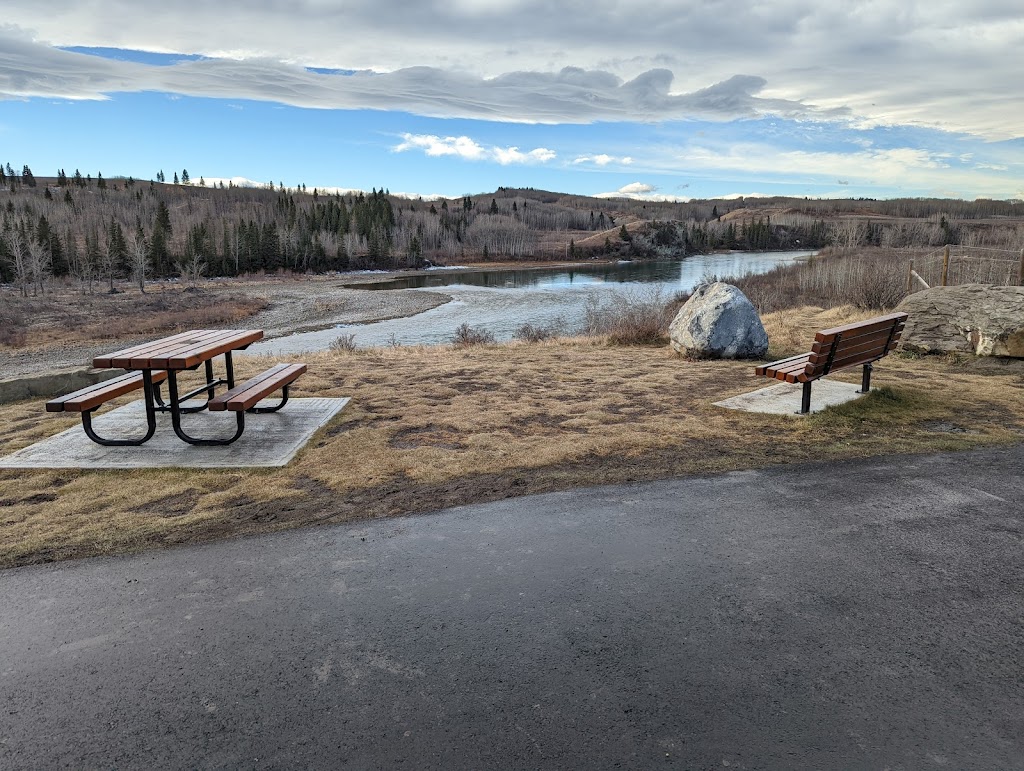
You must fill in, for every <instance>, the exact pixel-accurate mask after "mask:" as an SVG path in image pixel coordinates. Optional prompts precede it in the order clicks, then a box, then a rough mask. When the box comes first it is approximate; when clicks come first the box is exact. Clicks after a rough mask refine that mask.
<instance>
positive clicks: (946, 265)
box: [942, 244, 949, 286]
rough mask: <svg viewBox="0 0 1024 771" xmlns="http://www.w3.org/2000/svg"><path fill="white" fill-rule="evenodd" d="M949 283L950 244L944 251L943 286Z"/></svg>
mask: <svg viewBox="0 0 1024 771" xmlns="http://www.w3.org/2000/svg"><path fill="white" fill-rule="evenodd" d="M948 282H949V244H946V248H945V249H943V250H942V285H943V286H946V284H947V283H948Z"/></svg>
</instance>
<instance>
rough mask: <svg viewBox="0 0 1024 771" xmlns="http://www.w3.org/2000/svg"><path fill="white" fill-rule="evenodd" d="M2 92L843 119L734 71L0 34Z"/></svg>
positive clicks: (496, 111) (508, 117) (459, 110)
mask: <svg viewBox="0 0 1024 771" xmlns="http://www.w3.org/2000/svg"><path fill="white" fill-rule="evenodd" d="M0 51H2V54H0V96H7V97H9V98H25V97H46V98H53V97H59V98H64V99H93V100H97V99H107V98H109V96H110V95H111V94H117V93H125V92H139V91H160V92H167V93H171V94H179V95H186V96H197V97H211V98H222V99H233V100H237V99H254V100H262V101H271V102H278V103H281V104H287V105H292V106H295V107H306V108H321V109H371V110H400V111H405V112H412V113H416V114H419V115H425V116H430V117H441V118H453V117H454V118H473V119H485V120H497V121H507V122H521V123H591V122H594V121H613V120H614V121H646V122H656V121H662V120H670V119H682V118H703V119H707V120H718V121H725V120H731V119H734V118H753V117H756V116H759V115H763V114H769V113H770V114H776V115H782V116H787V117H811V116H815V117H818V118H827V117H839V116H842V115H845V114H846V113H845V111H844V110H843V109H842V108H829V109H828V110H824V111H823V110H820V109H818V108H816V107H814V106H812V105H805V104H802V103H800V102H799V101H793V100H786V99H778V98H764V97H760V96H758V93H759V92H761V91H762V90H763V89H764V87H765V86H766V81H765V80H764V79H763V78H759V77H754V76H749V75H734V76H732V77H729V78H728V79H726V80H724V81H722V82H720V83H716V84H714V85H712V86H708V87H706V88H701V89H698V90H696V91H692V92H689V93H673V92H672V87H673V82H674V76H673V74H672V72H670V71H669V70H665V69H652V70H648V71H646V72H643V73H640V74H639V75H637V76H636V77H635V78H633V79H632V80H628V81H623V80H621V79H620V78H618V77H616V76H615V75H613V74H611V73H609V72H605V71H600V70H584V69H581V68H578V67H565V68H563V69H561V70H559V71H557V72H541V71H518V72H509V73H504V74H502V75H499V76H497V77H493V78H485V77H482V76H480V75H474V74H471V73H466V72H455V71H449V70H444V69H440V68H436V67H426V66H416V67H408V68H404V69H399V70H394V71H391V72H367V71H362V72H355V73H352V74H337V73H324V72H319V71H316V72H314V71H311V70H309V69H307V68H305V67H302V66H299V65H296V64H289V63H285V62H281V61H276V60H271V59H265V58H264V59H257V58H251V59H244V60H233V59H223V58H222V59H199V60H186V61H179V62H176V63H173V64H166V65H156V64H144V63H140V62H133V61H123V60H116V59H108V58H104V57H100V56H94V55H89V54H84V53H78V52H72V51H64V50H60V49H57V48H53V47H51V46H48V45H44V44H42V43H39V42H35V41H32V40H30V39H28V37H27V36H26V35H25V34H24V33H21V32H18V31H13V30H11V29H9V28H7V29H4V30H0Z"/></svg>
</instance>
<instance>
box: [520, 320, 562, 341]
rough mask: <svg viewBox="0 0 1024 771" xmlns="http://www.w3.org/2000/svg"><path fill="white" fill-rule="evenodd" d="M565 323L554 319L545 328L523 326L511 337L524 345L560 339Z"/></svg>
mask: <svg viewBox="0 0 1024 771" xmlns="http://www.w3.org/2000/svg"><path fill="white" fill-rule="evenodd" d="M564 328H565V323H564V321H562V319H556V320H555V321H554V322H552V323H551V324H550V325H548V326H546V327H535V326H534V325H533V324H529V323H527V324H523V325H522V326H521V327H519V329H517V330H516V332H515V334H514V335H513V337H514V338H515V339H516V340H522V341H523V342H524V343H540V342H543V341H544V340H551V339H553V338H556V337H561V336H562V334H563V333H564Z"/></svg>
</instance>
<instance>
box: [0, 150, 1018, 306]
mask: <svg viewBox="0 0 1024 771" xmlns="http://www.w3.org/2000/svg"><path fill="white" fill-rule="evenodd" d="M161 176H162V175H161ZM182 176H183V178H184V177H185V176H186V175H185V174H183V175H182ZM175 177H176V178H177V175H175ZM0 185H2V190H3V191H4V192H2V193H0V195H2V196H3V198H5V199H6V201H0V206H2V209H0V217H2V220H0V234H2V238H0V281H2V282H6V283H12V282H13V283H20V284H22V285H31V284H32V283H38V282H39V281H40V280H42V278H45V277H46V276H49V275H55V276H71V277H74V278H77V279H79V280H80V281H82V282H83V283H85V284H88V285H90V286H91V285H92V284H93V283H94V282H103V281H107V282H110V283H111V284H112V283H113V281H114V280H115V279H117V278H126V277H134V278H135V279H136V280H139V279H140V278H154V277H164V276H172V275H177V274H179V273H185V274H192V275H200V274H205V275H222V276H231V275H239V274H248V273H257V272H276V271H280V270H290V271H298V272H323V271H331V270H359V269H396V268H408V267H422V266H423V265H426V264H441V265H445V264H461V263H467V262H474V261H480V260H549V259H565V258H588V257H603V258H633V257H645V256H654V255H673V256H684V255H686V254H691V253H695V252H707V251H713V250H718V249H741V250H742V249H792V248H819V247H822V246H826V245H828V244H835V245H839V246H843V247H850V246H857V245H879V246H887V247H901V246H935V245H941V244H944V243H965V244H969V245H974V246H980V245H984V246H997V247H1003V248H1020V246H1021V244H1022V243H1024V224H1022V223H1024V204H1022V203H1019V202H1005V201H986V200H979V201H973V202H967V201H957V200H943V199H901V200H891V201H869V200H807V199H789V198H757V199H750V198H748V199H737V200H707V201H704V200H701V201H696V200H695V201H689V202H685V203H668V202H644V201H634V200H627V199H604V198H588V197H581V196H573V195H566V194H562V193H556V192H549V191H543V190H534V189H523V188H515V189H514V188H500V189H498V190H497V191H495V192H494V193H487V194H479V195H468V196H465V197H463V198H461V199H451V200H444V199H439V200H433V201H427V200H423V199H416V200H410V199H408V198H400V197H396V196H392V195H390V194H389V193H388V192H387V191H386V190H373V191H371V192H370V193H368V194H366V193H357V194H344V195H343V194H337V193H335V194H329V195H328V194H321V193H320V192H319V191H317V190H315V189H314V190H307V189H305V188H304V187H300V188H284V187H280V186H279V187H276V188H274V187H272V186H270V185H268V186H267V187H265V188H249V187H235V186H232V185H229V186H227V187H224V186H223V185H220V186H217V187H213V186H207V185H206V184H205V182H204V181H203V180H202V178H200V180H199V182H198V183H191V182H190V183H189V184H172V183H164V182H156V181H145V182H143V181H139V180H134V179H131V178H127V179H126V178H112V179H105V178H103V176H102V175H97V177H96V178H95V179H93V178H92V177H91V175H87V176H84V177H83V176H82V175H81V174H80V173H78V172H77V171H76V172H75V174H74V175H72V176H71V177H68V176H67V175H66V174H64V172H63V171H61V172H60V173H59V175H58V176H57V177H49V178H46V177H35V176H34V175H33V174H32V173H31V171H30V170H29V169H28V167H25V168H24V170H23V172H22V173H21V174H15V173H14V171H13V169H12V167H11V166H10V164H8V165H7V166H6V168H5V170H0Z"/></svg>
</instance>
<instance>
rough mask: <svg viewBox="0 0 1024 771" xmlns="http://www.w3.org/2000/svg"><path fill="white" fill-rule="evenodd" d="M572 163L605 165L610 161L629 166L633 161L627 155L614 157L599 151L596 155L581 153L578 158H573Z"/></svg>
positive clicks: (577, 164)
mask: <svg viewBox="0 0 1024 771" xmlns="http://www.w3.org/2000/svg"><path fill="white" fill-rule="evenodd" d="M572 163H573V165H574V166H579V165H581V164H593V165H595V166H607V165H608V164H610V163H618V164H622V165H623V166H629V165H630V164H631V163H633V159H632V158H631V157H630V156H628V155H624V156H622V157H621V158H616V157H615V156H614V155H607V154H606V153H599V154H598V155H581V156H579V157H578V158H576V159H575V160H573V162H572Z"/></svg>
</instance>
